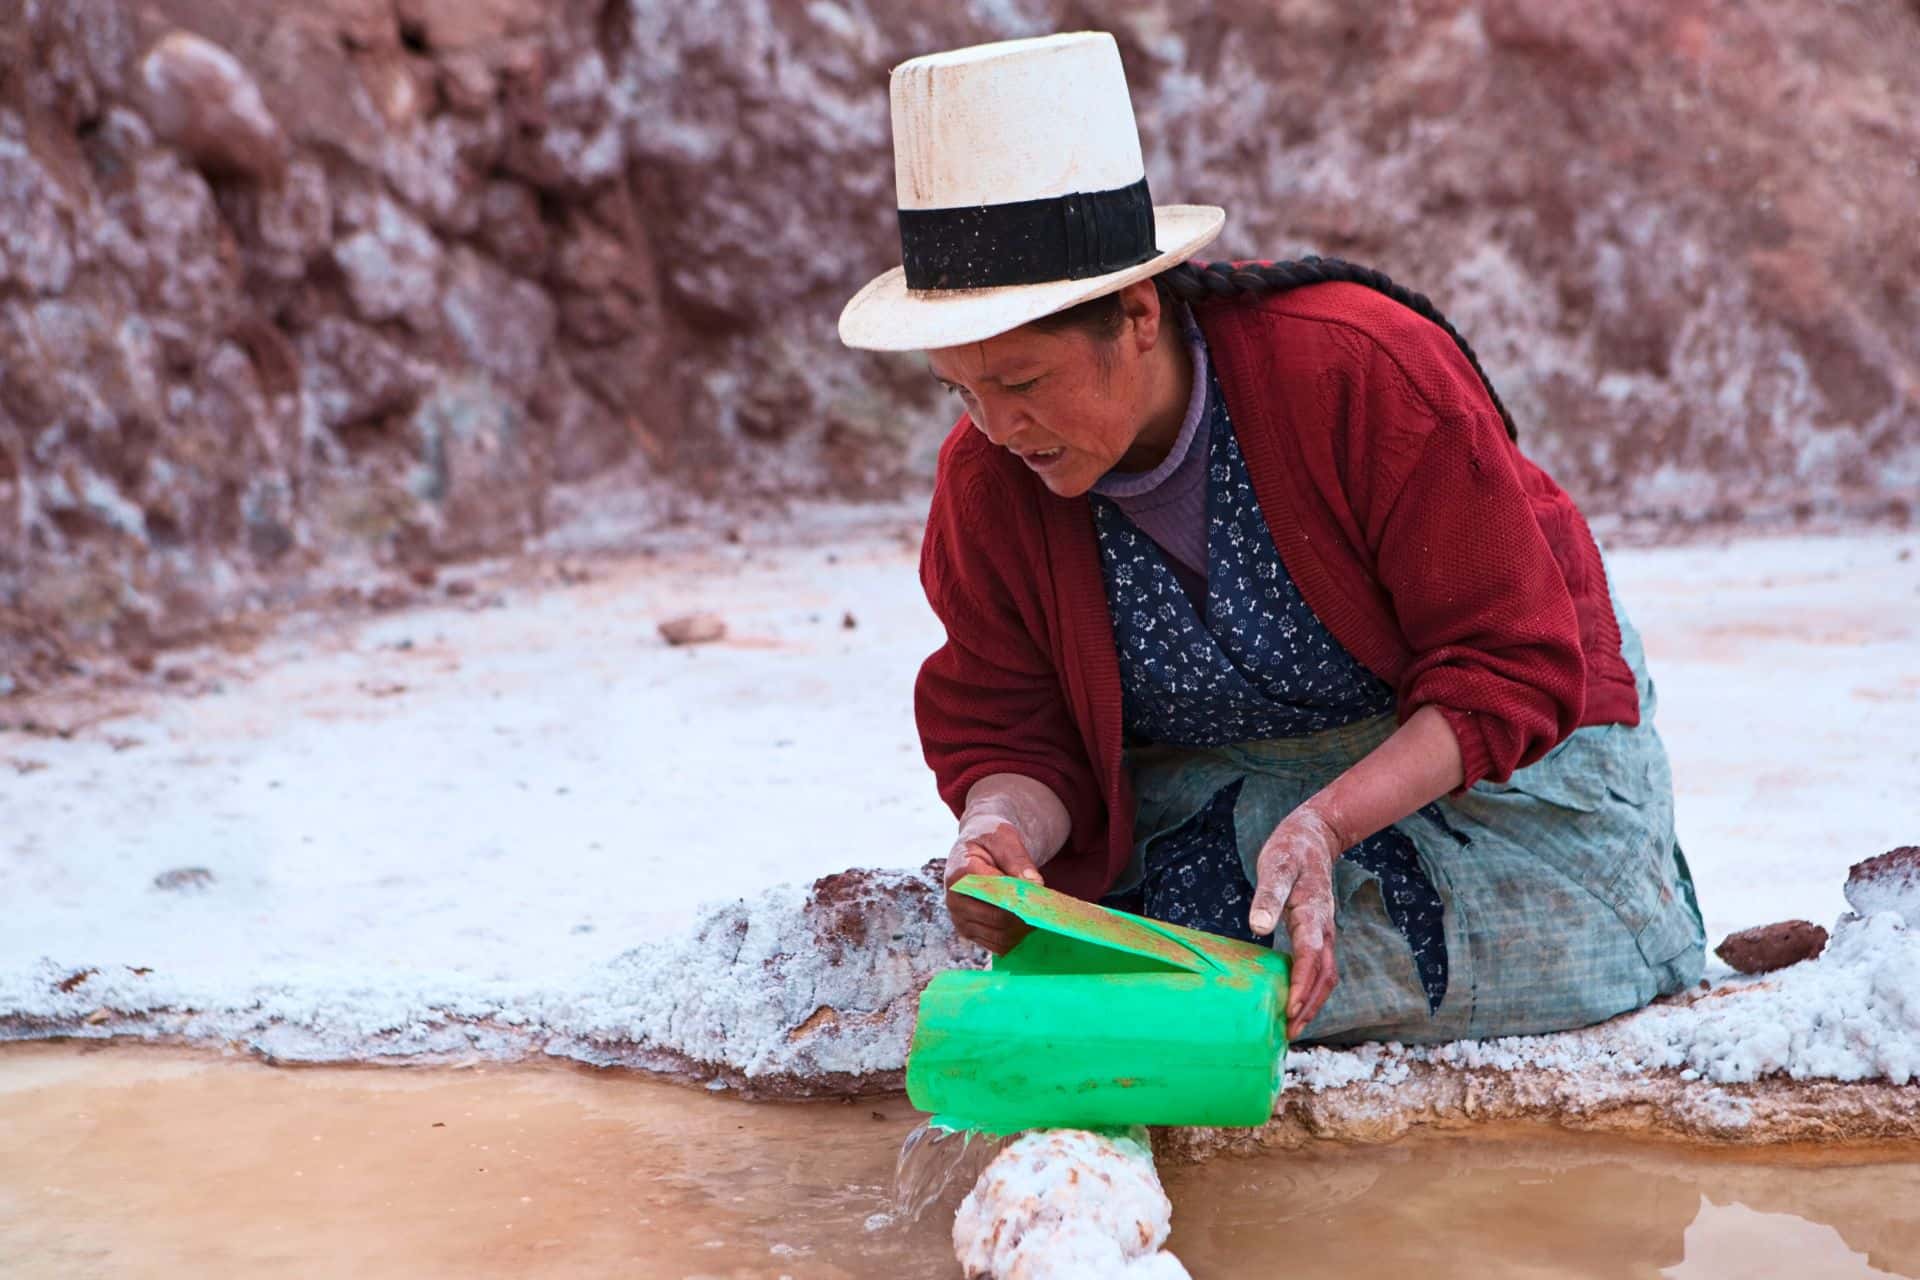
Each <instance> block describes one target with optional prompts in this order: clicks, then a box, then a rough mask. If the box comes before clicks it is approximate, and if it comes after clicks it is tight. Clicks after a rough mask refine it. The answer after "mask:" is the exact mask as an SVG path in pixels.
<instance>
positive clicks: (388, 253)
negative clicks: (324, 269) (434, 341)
mask: <svg viewBox="0 0 1920 1280" xmlns="http://www.w3.org/2000/svg"><path fill="white" fill-rule="evenodd" d="M371 213H372V216H371V217H370V219H369V220H368V225H367V226H366V227H365V228H364V229H363V230H360V231H358V232H355V233H354V234H353V235H350V236H348V237H346V238H345V239H343V240H341V241H340V242H338V243H337V244H335V245H334V247H333V261H334V265H335V266H337V267H338V268H339V269H340V273H341V275H342V276H343V277H344V278H345V280H346V285H347V296H348V297H349V298H351V299H352V300H353V309H354V311H355V312H356V313H358V315H359V316H360V318H361V319H363V320H369V321H373V322H376V323H377V322H379V321H382V320H394V319H399V318H402V317H405V318H407V319H408V320H409V321H411V322H412V323H413V324H414V325H415V327H416V328H423V327H425V326H426V325H428V324H430V323H431V322H432V320H431V317H432V314H433V304H434V299H435V298H437V297H438V296H439V292H440V262H441V251H440V242H439V241H438V240H436V239H435V238H434V236H433V233H432V232H431V231H429V230H427V228H426V226H425V224H423V223H422V222H421V221H420V220H419V219H417V218H415V217H413V216H412V215H411V214H409V213H408V212H407V211H406V210H404V209H402V208H401V207H400V206H399V205H398V204H396V203H395V202H394V201H392V200H390V199H388V198H387V197H385V196H384V195H380V196H375V197H374V198H373V199H372V201H371Z"/></svg>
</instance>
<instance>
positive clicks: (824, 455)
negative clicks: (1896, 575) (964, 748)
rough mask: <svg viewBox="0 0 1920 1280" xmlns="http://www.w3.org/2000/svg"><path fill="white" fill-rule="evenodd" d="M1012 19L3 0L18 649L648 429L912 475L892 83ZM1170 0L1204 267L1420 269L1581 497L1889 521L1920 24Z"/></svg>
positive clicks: (1891, 19)
mask: <svg viewBox="0 0 1920 1280" xmlns="http://www.w3.org/2000/svg"><path fill="white" fill-rule="evenodd" d="M1005 8H1006V6H999V7H995V6H954V5H933V4H929V3H926V0H910V2H909V3H905V4H902V5H896V6H880V7H873V6H869V11H863V13H864V16H863V18H862V21H860V22H851V21H849V20H848V19H847V17H846V14H845V12H844V11H843V6H837V5H831V4H823V5H811V6H807V5H797V4H796V5H758V6H745V7H743V6H740V5H737V4H730V3H726V0H685V2H684V3H674V4H640V3H633V2H632V0H611V2H610V3H604V4H602V3H586V2H584V0H582V2H577V3H576V2H575V0H564V2H563V3H559V4H554V3H550V2H549V0H310V2H309V3H304V4H301V5H296V6H292V7H289V6H285V5H274V4H244V3H233V2H232V0H159V2H158V3H154V4H146V5H139V4H135V3H133V0H87V3H81V4H74V3H40V4H33V5H29V6H27V7H26V8H24V9H19V6H15V9H17V10H19V11H18V12H17V13H15V14H14V15H13V19H12V26H11V27H10V28H8V30H7V31H6V33H5V34H4V35H0V44H4V45H6V47H7V49H8V50H9V51H18V52H19V53H21V54H23V55H24V56H23V57H16V58H13V59H11V60H9V61H7V65H6V72H5V77H4V84H3V85H0V89H4V92H3V93H0V602H5V607H7V608H8V609H10V610H13V615H12V616H9V618H8V619H7V620H6V623H5V625H0V668H3V669H6V670H8V671H10V672H11V671H16V670H20V669H22V667H21V664H22V663H25V662H28V661H29V660H30V661H31V662H33V663H35V664H39V663H43V662H48V661H51V660H52V659H51V658H50V657H48V655H50V654H53V653H55V652H57V651H59V650H60V648H61V646H63V645H65V644H67V643H69V642H78V641H81V640H85V641H86V642H88V643H92V642H95V641H100V640H103V639H106V638H110V637H112V636H114V635H119V634H133V633H134V632H135V631H136V630H137V628H136V626H135V624H134V620H136V619H139V620H140V624H139V625H143V626H150V627H151V628H152V631H153V638H154V642H155V643H165V642H166V638H167V636H168V635H170V634H178V633H183V632H190V631H191V630H192V629H193V628H194V627H195V626H196V625H199V624H202V623H204V622H205V621H206V620H207V618H208V616H209V615H210V614H213V613H217V612H219V611H221V610H223V609H226V608H229V607H231V606H233V605H235V604H236V603H238V602H241V601H244V600H246V599H248V598H252V597H254V596H256V595H258V594H260V593H263V592H264V593H266V594H270V595H272V596H273V597H274V598H282V599H287V598H298V592H297V591H290V590H289V588H290V587H291V586H292V585H293V584H292V583H291V581H290V579H291V577H292V575H294V574H296V573H304V572H307V571H309V570H311V569H312V568H314V567H315V566H316V565H319V564H322V563H323V562H325V561H326V560H328V559H329V558H330V557H336V556H340V555H356V556H357V555H363V554H366V553H368V552H369V550H371V552H372V553H373V554H374V555H376V556H383V557H388V558H389V561H390V562H391V563H394V564H402V565H403V564H404V563H405V562H406V561H405V557H404V556H402V554H401V553H402V551H403V550H404V549H406V548H416V549H418V550H419V551H420V552H421V553H422V554H426V555H429V556H432V557H441V556H445V555H449V554H456V553H457V554H465V553H466V552H469V551H471V552H480V551H485V552H498V551H505V550H509V549H511V548H512V547H514V546H516V545H518V543H519V541H520V540H521V539H523V538H524V537H526V536H527V534H528V532H529V531H530V530H534V529H537V528H538V527H540V524H541V521H542V519H543V512H544V511H545V509H546V506H545V504H546V502H547V496H548V491H549V489H550V488H551V487H552V486H553V485H554V484H556V483H571V482H573V481H576V480H585V479H604V478H607V477H608V473H609V472H612V471H614V470H615V469H617V468H620V467H623V466H631V465H632V464H633V463H634V461H635V455H636V451H635V450H634V448H633V445H634V444H635V443H636V442H638V443H639V444H640V446H641V451H643V452H644V454H645V460H646V463H647V466H646V468H645V469H644V471H642V470H641V469H639V468H635V469H634V471H633V472H632V475H633V477H634V482H635V483H649V484H657V485H659V486H660V487H661V488H662V489H663V490H671V489H673V488H689V489H695V490H699V489H701V488H707V489H711V488H715V487H717V486H718V485H719V484H721V483H724V484H725V485H727V486H728V487H729V490H730V491H731V492H734V493H740V494H741V496H744V497H749V498H751V497H753V496H755V495H753V494H746V493H741V491H740V488H739V487H740V486H742V485H747V486H761V487H764V488H767V489H778V490H780V491H781V492H782V495H783V496H784V495H793V494H802V495H806V496H815V495H822V494H874V495H884V494H888V493H894V492H898V485H899V484H900V482H901V480H902V478H903V477H905V476H907V475H908V473H909V472H911V471H912V470H913V469H914V468H916V467H924V465H925V461H926V459H927V458H928V457H929V456H930V454H931V449H930V448H929V447H928V446H927V441H928V440H929V439H931V438H933V437H934V436H937V435H938V433H939V432H940V430H941V429H942V428H943V426H944V425H945V424H944V422H943V421H942V415H943V414H944V410H937V409H935V408H934V407H933V406H932V404H931V401H930V399H929V396H928V393H927V390H926V388H925V379H924V378H923V377H922V376H921V375H919V374H918V373H916V372H915V371H914V366H913V365H912V362H910V361H895V360H887V359H877V358H872V357H868V356H862V355H857V354H852V353H847V352H844V351H841V350H840V349H839V347H838V345H837V343H836V340H835V337H834V332H833V320H834V316H835V314H836V313H837V312H838V310H839V307H840V305H841V304H842V303H843V302H844V301H845V299H846V297H847V296H848V294H849V293H850V292H851V291H852V290H853V289H855V288H857V287H858V286H859V285H860V284H861V283H863V282H864V281H865V280H866V279H867V278H868V277H869V276H870V275H871V274H873V273H874V272H876V271H878V270H880V269H882V268H884V267H886V266H889V265H892V264H893V263H895V262H897V261H898V238H897V229H896V228H895V226H894V221H893V218H892V216H891V194H892V193H891V184H892V166H891V158H890V151H889V143H888V137H889V121H888V116H887V105H886V95H885V85H886V77H887V69H888V67H889V66H891V65H892V64H894V63H895V62H897V61H898V60H899V59H900V58H902V57H904V56H906V55H908V54H911V53H914V52H919V51H922V50H929V49H934V48H941V47H953V46H958V45H962V44H968V43H974V42H978V41H982V40H991V39H997V38H1002V37H1005V36H1008V35H1012V34H1021V33H1024V28H1021V29H1018V30H1017V29H1016V20H1015V18H1014V17H1013V16H1012V15H1011V10H1007V12H1005V13H1003V12H1002V10H1003V9H1005ZM1190 8H1191V7H1188V8H1181V7H1179V6H1175V5H1173V4H1171V3H1170V0H1143V3H1140V4H1137V5H1127V6H1106V7H1104V8H1102V9H1101V10H1100V11H1099V13H1098V14H1097V15H1096V16H1097V17H1098V18H1099V20H1100V21H1101V22H1103V23H1107V24H1110V25H1112V26H1113V27H1114V29H1115V31H1116V35H1117V37H1118V39H1119V41H1120V45H1121V49H1122V55H1123V57H1124V58H1125V60H1126V63H1127V68H1128V72H1129V76H1130V79H1131V82H1132V85H1133V90H1134V103H1135V108H1136V111H1137V113H1138V115H1139V119H1140V123H1141V131H1142V137H1143V140H1144V142H1145V146H1146V154H1147V164H1148V168H1149V170H1150V172H1151V173H1152V175H1153V182H1154V187H1155V190H1156V192H1157V193H1159V194H1160V195H1161V196H1162V198H1166V199H1202V200H1206V201H1208V202H1210V203H1219V204H1224V205H1226V206H1227V207H1228V208H1229V209H1230V211H1231V214H1232V220H1231V222H1230V223H1229V227H1230V230H1229V233H1228V238H1227V240H1225V241H1222V242H1221V244H1220V245H1219V246H1218V247H1217V252H1219V253H1220V254H1223V255H1225V254H1239V253H1288V252H1295V251H1300V250H1313V251H1317V252H1322V253H1332V254H1338V255H1341V256H1346V257H1352V258H1356V259H1360V260H1363V261H1368V262H1371V263H1373V264H1375V265H1377V266H1379V267H1381V268H1383V269H1384V270H1386V271H1388V272H1390V273H1391V274H1393V275H1394V276H1395V277H1397V278H1400V279H1402V280H1403V281H1404V282H1405V283H1407V284H1409V285H1411V286H1414V287H1416V288H1418V289H1420V290H1422V291H1424V292H1426V293H1428V294H1430V295H1431V296H1432V297H1433V298H1434V299H1435V301H1436V302H1437V303H1438V304H1439V305H1440V307H1441V308H1442V309H1443V310H1444V311H1445V312H1446V313H1447V315H1448V316H1449V317H1450V318H1451V319H1453V320H1454V321H1455V322H1456V323H1457V324H1458V326H1459V327H1460V329H1461V330H1462V331H1463V332H1465V333H1466V334H1467V335H1468V336H1469V337H1470V338H1471V339H1472V341H1473V343H1474V345H1475V348H1476V349H1477V351H1478V352H1479V353H1480V355H1481V357H1482V359H1483V362H1484V363H1485V365H1486V367H1487V369H1488V371H1489V373H1490V374H1491V375H1492V377H1493V379H1494V381H1495V383H1496V385H1497V386H1498V387H1499V388H1500V389H1501V391H1502V393H1503V395H1504V396H1505V397H1506V399H1507V400H1508V402H1509V403H1510V404H1512V405H1514V406H1515V408H1516V411H1517V412H1518V413H1519V415H1520V418H1521V421H1520V424H1519V425H1520V429H1521V431H1522V435H1523V442H1524V443H1525V445H1526V447H1527V449H1528V451H1529V452H1530V453H1531V454H1532V455H1533V456H1535V457H1536V458H1538V459H1539V460H1540V461H1541V462H1542V463H1544V464H1545V465H1547V466H1548V467H1549V468H1550V469H1552V470H1553V471H1554V472H1555V473H1556V474H1557V475H1558V477H1559V478H1560V479H1561V480H1562V481H1563V482H1564V483H1566V484H1567V486H1568V488H1570V489H1571V490H1573V491H1574V492H1576V493H1578V494H1580V495H1581V496H1582V499H1583V501H1584V502H1585V503H1586V505H1587V506H1588V508H1589V509H1590V510H1591V511H1593V512H1594V513H1596V514H1599V515H1606V514H1608V513H1610V512H1617V511H1620V510H1622V509H1632V510H1636V511H1646V510H1649V509H1651V510H1655V511H1656V512H1657V510H1658V509H1659V508H1661V507H1663V506H1664V507H1669V508H1671V509H1672V510H1674V511H1678V512H1684V513H1704V512H1713V513H1717V514H1718V515H1720V516H1723V517H1729V518H1732V517H1737V516H1738V515H1739V513H1742V512H1745V513H1748V514H1749V515H1750V516H1752V517H1754V518H1765V517H1767V516H1769V515H1770V514H1771V513H1776V512H1784V511H1789V510H1793V509H1795V508H1796V507H1797V508H1798V509H1799V511H1800V512H1802V513H1803V514H1805V515H1808V516H1813V515H1827V514H1833V513H1842V512H1845V511H1848V510H1852V509H1856V508H1857V509H1861V510H1872V509H1881V510H1887V511H1895V512H1898V511H1900V510H1903V508H1901V507H1899V506H1898V505H1897V504H1898V503H1899V502H1901V501H1906V500H1907V499H1906V497H1905V495H1904V491H1898V490H1899V484H1900V479H1901V477H1904V476H1906V475H1908V474H1910V473H1911V472H1912V471H1913V469H1914V467H1915V466H1917V465H1920V431H1916V424H1917V423H1920V346H1916V342H1915V337H1914V335H1916V334H1920V295H1916V294H1914V293H1913V291H1911V290H1904V291H1903V290H1902V289H1900V288H1898V287H1894V286H1893V285H1891V284H1889V282H1898V281H1906V280H1911V279H1914V278H1920V246H1917V245H1916V243H1915V240H1914V237H1913V235H1912V190H1913V174H1912V172H1911V165H1912V162H1913V156H1914V154H1915V148H1916V145H1917V144H1920V120H1916V118H1915V116H1914V114H1913V113H1912V112H1911V111H1904V110H1902V109H1901V108H1902V104H1905V103H1908V102H1912V101H1915V100H1920V61H1916V60H1915V59H1914V58H1912V57H1911V56H1910V51H1911V49H1912V48H1913V47H1914V46H1915V43H1916V41H1920V10H1916V9H1915V8H1914V7H1913V6H1912V5H1910V4H1908V5H1894V6H1880V7H1877V8H1876V7H1873V6H1865V7H1862V6H1841V7H1838V8H1836V7H1834V6H1831V5H1823V4H1817V3H1815V2H1814V0H1788V2H1787V3H1783V4H1780V5H1777V6H1772V7H1770V8H1768V9H1767V10H1766V12H1765V13H1764V14H1763V13H1760V12H1758V11H1757V10H1754V9H1752V7H1750V6H1749V7H1744V8H1743V7H1741V6H1737V5H1732V4H1730V3H1726V2H1725V0H1706V3H1705V4H1704V5H1703V6H1694V7H1691V8H1688V9H1687V10H1686V11H1685V12H1676V11H1675V10H1674V8H1673V6H1671V5H1667V4H1662V3H1660V2H1659V0H1622V3H1619V4H1615V5H1608V6H1600V7H1594V6H1588V7H1586V8H1581V7H1579V6H1566V5H1560V6H1547V7H1545V8H1543V7H1541V6H1538V5H1532V4H1529V3H1528V2H1527V0H1487V2H1486V3H1483V4H1479V5H1475V6H1467V5H1462V4H1459V3H1456V2H1454V0H1441V2H1439V3H1431V4H1422V5H1415V6H1411V7H1408V6H1400V7H1393V6H1385V7H1381V6H1374V7H1370V8H1367V7H1363V8H1361V9H1356V8H1355V7H1354V6H1351V5H1342V4H1339V3H1336V2H1335V0H1299V2H1297V3H1290V4H1288V5H1287V6H1284V8H1283V9H1276V8H1275V7H1274V6H1270V5H1257V4H1252V3H1247V2H1246V0H1231V2H1230V3H1227V4H1225V5H1223V6H1216V7H1214V8H1213V9H1209V10H1205V11H1200V10H1194V11H1189V9H1190ZM1170 31H1171V32H1175V33H1177V34H1178V37H1179V38H1178V39H1177V40H1174V39H1169V38H1167V34H1166V33H1168V32H1170ZM1329 66H1339V67H1343V68H1347V69H1349V70H1350V71H1352V72H1353V74H1350V75H1342V76H1336V77H1334V78H1333V79H1331V80H1328V79H1327V77H1326V69H1327V68H1328V67H1329ZM770 67H771V68H775V69H777V73H776V74H769V72H768V68H770ZM1816 81H1817V82H1818V83H1819V84H1821V85H1822V86H1823V87H1824V88H1823V92H1821V93H1818V94H1810V93H1808V92H1807V91H1806V89H1805V85H1807V84H1808V83H1813V82H1816ZM1568 85H1574V86H1577V87H1578V88H1579V89H1580V92H1579V93H1577V94H1569V93H1568V92H1567V86H1568ZM1463 104H1471V110H1470V111H1468V110H1466V108H1465V107H1464V106H1463ZM1249 139H1253V140H1256V141H1255V142H1251V143H1250V142H1249ZM1596 140H1597V141H1596ZM1250 148H1251V150H1250ZM1250 157H1251V158H1250ZM1411 229H1417V232H1418V234H1417V235H1415V234H1412V230H1411ZM1416 245H1417V248H1416V247H1414V246H1416ZM341 326H350V327H349V328H344V329H343V328H342V327H341ZM1890 335H1891V336H1890ZM235 347H237V348H239V349H240V350H242V351H243V352H244V355H245V356H246V358H247V359H248V360H250V361H251V370H250V371H249V370H248V369H246V368H245V367H244V366H243V364H242V363H241V362H239V361H237V360H236V359H235V355H234V350H233V349H234V348H235ZM316 365H317V366H318V367H317V368H314V367H310V366H316ZM476 371H479V372H480V373H483V374H484V378H481V377H476V376H475V374H476ZM448 387H457V389H456V390H453V391H450V392H448V399H447V401H445V402H443V403H438V404H436V405H435V406H434V407H433V408H431V409H429V408H427V407H426V405H425V401H426V400H427V399H428V398H429V396H430V395H431V393H433V392H435V391H438V390H441V389H444V388H448ZM1596 387H1604V388H1605V395H1599V394H1597V393H1596V391H1595V388H1596ZM316 425H317V426H318V428H319V429H320V431H321V433H322V434H321V435H320V436H319V437H318V438H315V437H314V436H313V434H312V433H313V432H314V430H315V428H316ZM442 440H445V441H449V442H451V452H449V453H446V454H445V455H443V454H442V453H441V452H439V448H440V442H441V441H442ZM849 442H851V443H849ZM1836 442H1838V443H1836ZM749 454H750V455H751V461H752V464H753V465H750V466H746V465H738V466H736V465H732V464H733V463H735V462H738V461H739V460H740V459H741V458H742V457H744V456H746V455H749ZM1650 477H1658V478H1659V483H1658V484H1657V485H1651V486H1650V485H1648V484H1647V483H1646V481H1647V480H1648V479H1649V478H1650ZM761 496H764V495H761ZM456 549H460V550H459V551H457V552H456ZM409 554H411V553H409ZM36 655H37V656H36Z"/></svg>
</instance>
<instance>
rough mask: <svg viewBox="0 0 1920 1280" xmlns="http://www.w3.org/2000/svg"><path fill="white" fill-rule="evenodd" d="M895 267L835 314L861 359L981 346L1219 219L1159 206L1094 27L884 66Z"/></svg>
mask: <svg viewBox="0 0 1920 1280" xmlns="http://www.w3.org/2000/svg"><path fill="white" fill-rule="evenodd" d="M890 93H891V97H892V101H893V171H894V184H895V189H896V200H897V203H898V205H899V209H900V256H901V260H902V263H903V264H904V265H902V266H899V267H895V268H894V269H893V270H891V271H889V272H887V273H886V274H884V275H882V276H880V277H879V278H878V279H876V280H874V281H872V282H871V283H870V284H868V285H867V287H866V288H864V289H862V290H861V291H860V292H859V293H857V294H855V295H854V297H853V300H852V301H851V302H849V303H847V305H846V308H845V309H844V310H843V311H841V313H840V340H841V341H842V342H844V343H846V344H847V345H848V346H850V347H861V348H865V349H867V350H870V351H921V350H930V349H934V348H938V347H951V346H957V345H959V344H961V343H963V342H978V341H981V340H983V339H986V338H991V337H993V336H994V335H996V334H1001V333H1005V332H1006V331H1007V330H1009V329H1017V328H1019V327H1020V326H1021V325H1023V324H1025V323H1027V322H1028V321H1029V320H1037V319H1039V318H1040V317H1041V316H1045V315H1051V314H1053V313H1054V312H1056V311H1063V310H1065V309H1066V308H1068V307H1071V306H1074V305H1076V304H1077V303H1081V302H1086V301H1087V300H1089V299H1091V298H1097V297H1100V296H1101V295H1102V294H1108V293H1112V292H1114V291H1115V290H1116V289H1120V288H1123V287H1124V286H1126V285H1129V284H1132V283H1133V282H1134V281H1136V280H1144V279H1146V278H1147V277H1148V276H1150V275H1154V274H1155V273H1157V272H1159V271H1162V270H1165V269H1166V268H1167V267H1169V266H1172V265H1173V264H1174V263H1177V262H1181V261H1183V260H1185V259H1186V258H1188V257H1190V256H1192V255H1193V254H1194V253H1195V252H1197V251H1198V250H1199V249H1200V248H1201V247H1202V246H1203V245H1205V244H1207V242H1209V241H1210V240H1212V239H1213V238H1214V237H1215V236H1217V235H1219V234H1220V228H1221V226H1222V224H1224V223H1225V222H1226V220H1227V215H1226V213H1225V211H1224V210H1221V209H1216V208H1213V207H1211V206H1208V205H1184V204H1176V205H1161V206H1159V207H1155V206H1154V204H1153V202H1152V199H1151V198H1150V197H1149V196H1148V194H1147V177H1146V167H1145V165H1144V164H1143V163H1142V162H1141V159H1140V135H1139V132H1138V130H1137V129H1136V127H1135V125H1134V122H1133V102H1132V100H1131V99H1130V98H1129V97H1128V96H1127V77H1126V72H1125V71H1124V70H1123V69H1122V68H1121V66H1120V48H1119V46H1118V45H1116V44H1115V43H1114V40H1113V37H1112V36H1110V35H1108V34H1107V33H1106V32H1104V31H1082V32H1076V33H1073V34H1071V35H1056V36H1042V37H1040V38H1038V39H1034V40H1008V41H1005V42H1003V43H1000V44H983V45H975V46H974V47H972V48H970V49H954V50H951V51H949V52H946V53H935V54H929V55H927V56H926V57H923V58H914V59H913V60H911V61H909V62H903V63H901V64H900V65H899V66H898V67H895V68H894V71H893V78H892V81H891V84H890Z"/></svg>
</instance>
